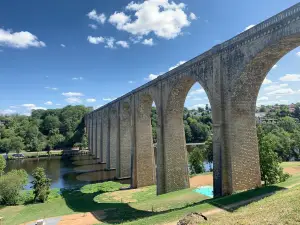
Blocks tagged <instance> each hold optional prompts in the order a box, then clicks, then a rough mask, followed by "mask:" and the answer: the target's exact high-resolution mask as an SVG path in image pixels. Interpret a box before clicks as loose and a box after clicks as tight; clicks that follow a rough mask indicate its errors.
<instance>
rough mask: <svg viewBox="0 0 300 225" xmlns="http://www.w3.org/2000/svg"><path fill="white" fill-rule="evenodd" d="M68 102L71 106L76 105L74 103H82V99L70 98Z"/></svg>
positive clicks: (67, 99)
mask: <svg viewBox="0 0 300 225" xmlns="http://www.w3.org/2000/svg"><path fill="white" fill-rule="evenodd" d="M65 100H66V102H68V103H70V104H74V103H81V99H80V98H78V97H69V98H66V99H65Z"/></svg>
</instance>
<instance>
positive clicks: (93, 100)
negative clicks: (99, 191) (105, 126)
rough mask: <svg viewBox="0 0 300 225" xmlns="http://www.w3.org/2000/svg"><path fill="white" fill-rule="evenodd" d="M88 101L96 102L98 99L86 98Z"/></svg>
mask: <svg viewBox="0 0 300 225" xmlns="http://www.w3.org/2000/svg"><path fill="white" fill-rule="evenodd" d="M86 101H87V102H96V101H97V100H96V99H95V98H88V99H86Z"/></svg>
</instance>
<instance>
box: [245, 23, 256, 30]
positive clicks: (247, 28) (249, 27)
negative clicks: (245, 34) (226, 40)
mask: <svg viewBox="0 0 300 225" xmlns="http://www.w3.org/2000/svg"><path fill="white" fill-rule="evenodd" d="M254 26H255V24H251V25H249V26H248V27H246V28H245V29H244V31H246V30H249V29H251V28H252V27H254Z"/></svg>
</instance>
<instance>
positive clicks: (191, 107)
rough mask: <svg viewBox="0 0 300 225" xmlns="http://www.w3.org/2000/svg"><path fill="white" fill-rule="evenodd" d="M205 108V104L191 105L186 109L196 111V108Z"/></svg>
mask: <svg viewBox="0 0 300 225" xmlns="http://www.w3.org/2000/svg"><path fill="white" fill-rule="evenodd" d="M199 107H200V108H205V107H206V104H197V105H193V106H190V107H188V109H198V108H199Z"/></svg>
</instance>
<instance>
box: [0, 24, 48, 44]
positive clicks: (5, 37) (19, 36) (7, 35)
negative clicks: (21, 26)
mask: <svg viewBox="0 0 300 225" xmlns="http://www.w3.org/2000/svg"><path fill="white" fill-rule="evenodd" d="M0 46H7V47H11V48H29V47H45V46H46V44H45V43H44V42H42V41H39V39H38V37H37V36H35V35H33V34H32V33H30V32H28V31H21V32H15V33H13V32H12V31H11V30H3V29H1V28H0Z"/></svg>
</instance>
